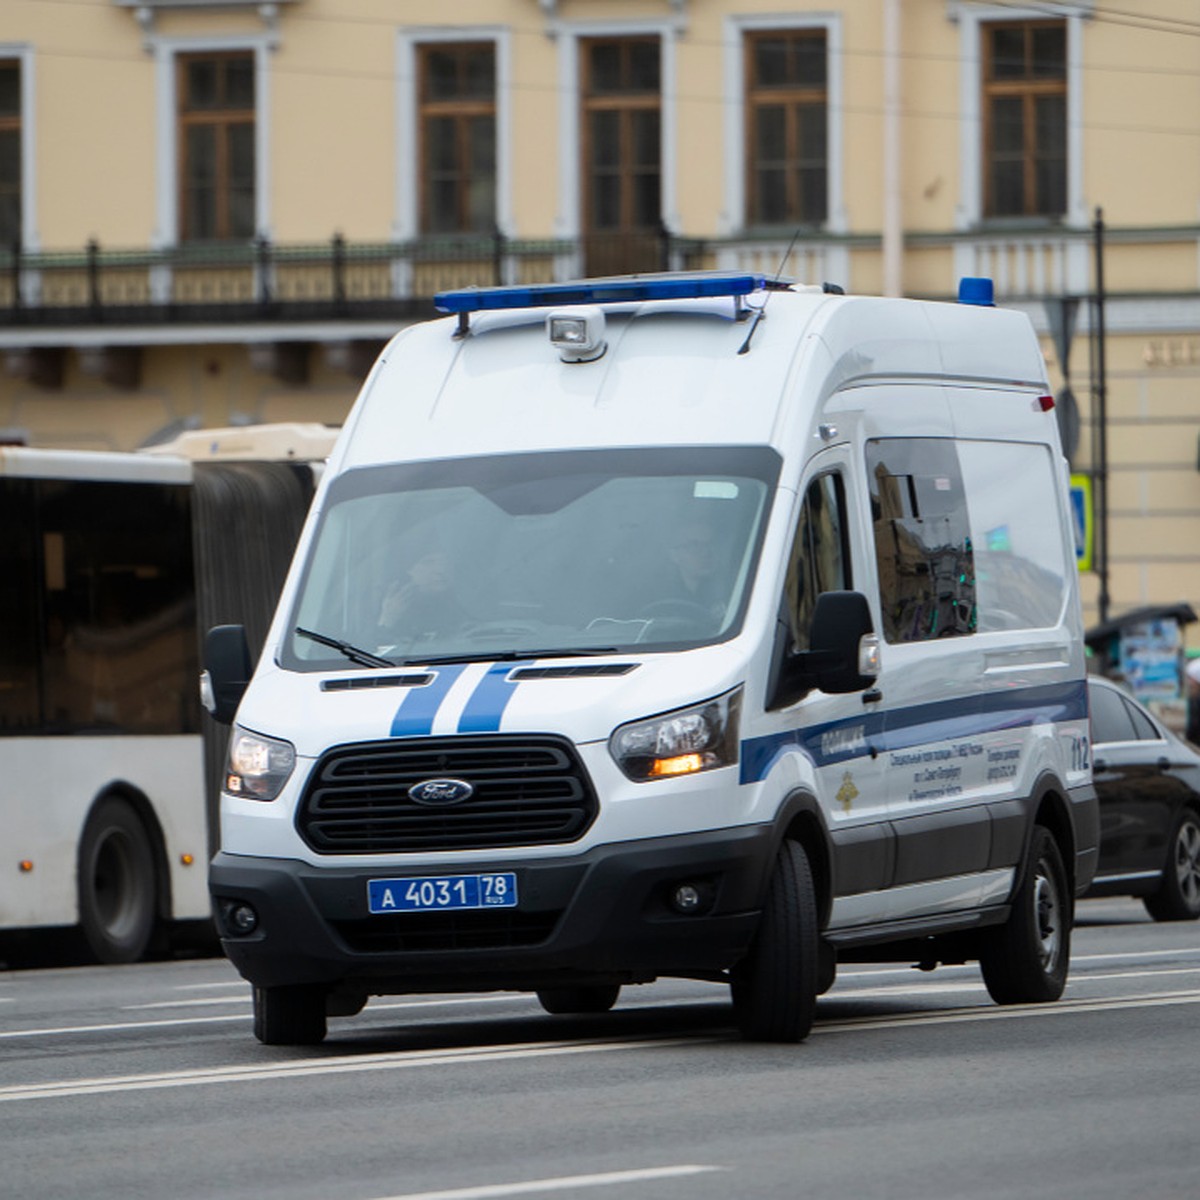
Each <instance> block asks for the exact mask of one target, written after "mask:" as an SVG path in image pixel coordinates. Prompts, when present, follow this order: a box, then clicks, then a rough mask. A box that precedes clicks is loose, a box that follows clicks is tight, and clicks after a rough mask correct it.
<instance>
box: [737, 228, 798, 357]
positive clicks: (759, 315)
mask: <svg viewBox="0 0 1200 1200" xmlns="http://www.w3.org/2000/svg"><path fill="white" fill-rule="evenodd" d="M799 236H800V226H799V225H797V226H796V229H795V232H794V233H793V234H792V240H791V241H790V242H788V246H787V249H786V250H785V251H784V252H783V258H782V259H780V261H779V269H778V270H777V271H776V272H775V278H774V279H773V280H771V282H770V283H768V284H767V296H766V299H765V300H764V301H763V302H762V306H761V307H760V308H756V309H755V310H754V320H752V321H751V322H750V328H749V329H748V330H746V340H745V341H744V342H743V343H742V346H741V349H740V350H739V351H738V353H739V354H745V353H746V351H747V350H749V349H750V339H751V338H752V337H753V336H754V331H755V330H756V329H757V328H758V323H759V321H761V320H762V319H763V316H764V315H765V313H766V311H767V304H768V303H769V302H770V299H771V293H772V292H777V291H779V289H780V282H779V281H780V278H781V277H782V275H783V268H784V267H786V266H787V261H788V259H789V258H791V257H792V250H793V249H794V248H795V246H796V239H797V238H798V237H799Z"/></svg>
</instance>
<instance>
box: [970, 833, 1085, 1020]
mask: <svg viewBox="0 0 1200 1200" xmlns="http://www.w3.org/2000/svg"><path fill="white" fill-rule="evenodd" d="M1072 916H1073V911H1072V903H1071V891H1070V886H1069V884H1068V882H1067V872H1066V868H1065V867H1064V866H1063V860H1062V853H1061V852H1060V851H1059V848H1058V843H1057V842H1056V841H1055V840H1054V837H1053V835H1052V834H1051V833H1050V831H1049V830H1048V829H1046V828H1045V827H1044V826H1042V825H1035V826H1034V827H1033V836H1032V838H1031V839H1030V843H1029V857H1028V860H1027V861H1026V864H1025V870H1024V874H1023V877H1022V879H1021V883H1020V886H1019V887H1018V888H1017V891H1016V894H1015V895H1014V896H1013V901H1012V911H1011V913H1010V914H1009V917H1008V920H1007V921H1006V922H1005V923H1004V924H1003V925H1001V926H999V927H998V928H997V929H994V930H989V931H988V934H987V935H986V939H985V941H984V944H983V947H982V952H981V953H980V956H979V966H980V968H981V969H982V971H983V982H984V983H985V984H986V985H987V990H988V993H989V994H990V996H991V997H992V999H993V1000H994V1001H995V1002H996V1003H997V1004H1043V1003H1046V1002H1048V1001H1051V1000H1057V999H1058V998H1059V997H1060V996H1061V995H1062V994H1063V989H1064V988H1065V987H1066V985H1067V970H1068V968H1069V966H1070V963H1071V923H1072Z"/></svg>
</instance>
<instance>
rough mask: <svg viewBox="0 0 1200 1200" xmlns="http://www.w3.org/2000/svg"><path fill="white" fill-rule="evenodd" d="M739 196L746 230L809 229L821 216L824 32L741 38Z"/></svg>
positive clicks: (824, 198) (825, 183) (825, 173)
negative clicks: (742, 185) (742, 163)
mask: <svg viewBox="0 0 1200 1200" xmlns="http://www.w3.org/2000/svg"><path fill="white" fill-rule="evenodd" d="M745 54H746V62H745V79H746V148H747V155H746V196H747V200H748V204H747V214H748V218H749V221H750V223H751V224H754V225H796V224H804V225H816V224H820V223H821V222H823V221H824V220H825V219H826V217H827V215H828V211H829V200H828V195H829V161H828V160H829V155H828V134H827V129H828V94H827V86H828V67H827V46H826V35H825V31H824V30H813V29H791V30H769V31H763V32H761V33H749V34H747V35H746V40H745Z"/></svg>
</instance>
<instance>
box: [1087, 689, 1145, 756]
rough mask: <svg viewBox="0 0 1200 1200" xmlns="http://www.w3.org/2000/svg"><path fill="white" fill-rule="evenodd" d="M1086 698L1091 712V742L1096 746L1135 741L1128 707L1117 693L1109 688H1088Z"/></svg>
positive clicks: (1135, 737) (1135, 733) (1134, 732)
mask: <svg viewBox="0 0 1200 1200" xmlns="http://www.w3.org/2000/svg"><path fill="white" fill-rule="evenodd" d="M1088 698H1089V700H1090V702H1091V710H1092V740H1093V741H1094V742H1095V743H1096V744H1097V745H1100V744H1101V743H1104V742H1132V741H1136V740H1137V732H1136V731H1135V729H1134V727H1133V717H1132V716H1131V715H1130V710H1129V706H1128V705H1127V704H1126V703H1125V701H1124V700H1122V698H1121V696H1120V694H1119V693H1117V692H1114V691H1112V689H1111V688H1106V687H1090V688H1088Z"/></svg>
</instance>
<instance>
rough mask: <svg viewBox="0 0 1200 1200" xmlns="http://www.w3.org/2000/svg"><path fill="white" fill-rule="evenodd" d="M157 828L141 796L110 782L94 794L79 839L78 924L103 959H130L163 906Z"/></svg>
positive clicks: (148, 943) (151, 937)
mask: <svg viewBox="0 0 1200 1200" xmlns="http://www.w3.org/2000/svg"><path fill="white" fill-rule="evenodd" d="M164 868H165V860H164V855H163V839H162V832H161V830H160V829H159V827H158V822H157V821H156V820H155V819H154V815H153V812H152V811H151V809H150V806H149V804H148V803H147V802H146V800H145V797H143V796H141V795H140V794H139V793H138V792H136V791H135V790H132V789H129V788H123V787H120V786H112V787H108V788H106V789H105V790H104V791H102V792H101V793H100V794H99V795H98V796H97V798H96V800H95V802H94V803H93V805H92V807H91V811H90V812H89V813H88V816H87V819H86V821H85V822H84V824H83V830H82V833H81V834H80V838H79V846H78V858H77V870H76V884H77V893H78V912H79V928H80V931H81V933H82V934H83V938H84V941H85V942H86V944H87V946H88V948H89V949H90V950H91V952H92V953H93V954H94V955H95V957H96V958H97V959H98V960H99V961H100V962H104V963H123V962H136V961H138V960H139V959H141V958H144V957H145V955H146V954H147V952H148V951H149V950H150V949H151V948H152V947H153V946H154V945H155V940H156V935H157V934H158V931H159V930H160V929H161V927H162V918H163V916H164V915H165V914H166V913H167V912H168V911H169V896H168V895H167V873H166V871H165V869H164Z"/></svg>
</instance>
